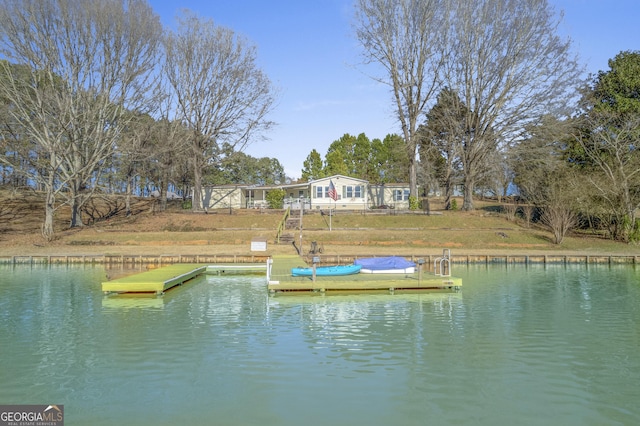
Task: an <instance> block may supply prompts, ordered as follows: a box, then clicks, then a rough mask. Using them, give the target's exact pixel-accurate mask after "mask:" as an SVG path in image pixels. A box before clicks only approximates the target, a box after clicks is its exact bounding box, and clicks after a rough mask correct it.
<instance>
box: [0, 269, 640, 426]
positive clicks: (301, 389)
mask: <svg viewBox="0 0 640 426" xmlns="http://www.w3.org/2000/svg"><path fill="white" fill-rule="evenodd" d="M454 274H455V275H456V276H461V277H462V278H463V290H462V291H461V292H460V293H455V294H412V295H400V294H398V295H343V296H288V295H286V296H280V295H277V296H275V297H274V296H269V295H268V294H267V292H266V284H265V282H264V278H263V277H257V278H256V277H241V278H238V277H236V278H220V277H214V276H207V277H201V278H199V279H197V280H194V281H193V282H190V283H188V284H186V285H184V286H182V287H180V288H177V289H176V290H173V291H170V292H168V293H167V294H166V295H165V296H164V297H162V298H155V297H147V298H120V297H117V298H114V297H108V298H105V297H104V296H103V295H102V294H101V292H100V283H101V281H103V280H104V279H105V271H104V270H103V269H102V268H101V267H91V266H86V267H82V266H81V267H66V266H61V267H56V266H51V267H47V266H16V267H14V266H0V361H1V362H0V404H64V409H65V417H66V419H65V424H67V425H115V424H120V425H178V424H189V425H284V426H287V425H291V426H293V425H296V426H298V425H304V426H312V425H349V426H353V425H369V426H370V425H426V424H429V425H448V424H459V425H467V424H473V425H514V424H517V425H545V426H546V425H632V424H638V423H640V284H639V283H640V272H639V271H636V269H635V268H634V267H632V266H619V267H618V266H614V267H609V266H588V267H587V266H575V267H574V266H569V267H565V266H546V267H545V266H528V267H527V266H515V267H514V266H505V265H501V266H490V267H486V266H477V267H476V266H470V267H466V266H457V267H454Z"/></svg>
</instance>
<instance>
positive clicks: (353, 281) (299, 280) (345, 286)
mask: <svg viewBox="0 0 640 426" xmlns="http://www.w3.org/2000/svg"><path fill="white" fill-rule="evenodd" d="M300 266H303V267H306V265H304V262H303V261H302V259H301V258H300V257H299V256H274V258H273V263H272V265H271V270H270V274H269V282H268V283H267V288H268V290H269V292H272V293H278V292H304V291H312V292H370V291H380V292H391V293H396V292H416V291H426V290H431V291H435V290H445V291H457V290H459V289H460V288H461V287H462V278H457V277H451V276H438V275H434V274H432V273H430V272H424V271H422V272H421V271H418V272H416V273H413V274H406V275H405V274H354V275H344V276H332V277H316V278H315V281H314V280H313V279H312V278H310V277H293V276H291V268H296V267H300Z"/></svg>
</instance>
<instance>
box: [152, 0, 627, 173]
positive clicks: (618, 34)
mask: <svg viewBox="0 0 640 426" xmlns="http://www.w3.org/2000/svg"><path fill="white" fill-rule="evenodd" d="M549 1H550V3H551V5H553V6H554V8H555V9H556V10H558V11H559V10H564V12H565V16H564V21H563V24H562V26H561V28H560V35H561V36H563V37H570V38H571V39H572V40H573V42H574V49H575V52H576V53H577V54H578V55H579V56H580V58H581V60H582V63H583V64H584V65H585V67H586V72H587V73H596V72H597V71H599V70H606V69H608V65H607V61H608V60H609V59H611V58H613V57H614V56H615V55H616V54H617V53H619V52H620V51H622V50H640V30H639V29H638V20H639V18H640V1H638V0H549ZM149 3H150V4H151V6H152V7H153V8H154V10H155V11H156V12H157V13H158V14H159V15H160V16H161V18H162V21H163V23H164V24H166V25H169V26H172V25H173V24H174V21H175V20H174V18H175V16H176V14H177V13H178V12H179V10H180V8H187V9H190V10H192V11H194V12H196V13H197V14H199V15H200V16H203V17H207V18H211V19H213V21H214V22H215V23H217V24H219V25H223V26H226V27H229V28H231V29H232V30H234V31H235V32H237V33H239V34H242V35H244V36H245V37H247V38H248V39H249V40H250V41H251V42H252V43H253V44H255V45H256V47H257V51H258V65H259V66H260V68H261V69H262V70H263V71H264V72H265V73H266V74H267V75H268V76H269V78H270V79H271V81H272V82H273V83H274V84H275V85H276V86H277V87H278V88H279V89H280V96H279V100H278V104H277V106H276V109H275V110H274V113H273V114H272V116H271V119H272V120H274V121H276V122H277V123H278V125H277V126H276V127H275V128H274V129H273V130H272V131H270V132H269V133H268V134H267V135H266V136H267V137H268V140H266V141H259V142H255V143H253V144H252V145H251V146H249V147H248V148H247V150H246V153H247V154H249V155H252V156H254V157H275V158H277V159H278V160H279V161H280V163H281V164H282V165H283V166H284V168H285V172H286V174H287V176H290V177H292V178H298V177H300V175H301V169H302V166H303V161H304V160H305V159H306V157H307V156H308V155H309V153H310V152H311V150H313V149H316V150H317V151H318V152H319V153H320V155H321V156H323V157H324V155H325V154H326V152H327V148H328V147H329V145H330V144H331V143H332V142H333V141H335V140H337V139H339V138H340V137H341V136H342V135H344V134H345V133H349V134H352V135H358V134H360V133H365V134H366V135H367V136H368V137H369V138H370V139H373V138H380V139H382V138H384V137H385V136H386V135H387V134H389V133H400V130H399V127H398V124H397V120H395V119H394V116H393V114H394V113H393V104H392V100H391V95H390V92H389V90H388V87H387V86H385V85H381V84H378V83H376V82H374V81H373V80H372V79H371V78H369V77H368V75H367V73H373V72H374V70H373V69H371V68H370V67H363V66H360V65H359V62H360V58H361V57H360V52H361V51H360V48H359V46H358V44H357V42H356V40H355V38H354V37H353V33H352V28H351V22H352V11H353V9H352V7H353V6H352V1H351V0H222V1H220V0H183V1H181V2H180V4H179V5H178V4H177V3H178V2H175V1H171V0H149Z"/></svg>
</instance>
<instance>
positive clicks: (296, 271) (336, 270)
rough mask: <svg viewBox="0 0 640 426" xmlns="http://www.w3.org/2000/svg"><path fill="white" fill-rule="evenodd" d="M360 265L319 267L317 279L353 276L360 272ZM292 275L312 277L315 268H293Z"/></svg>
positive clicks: (317, 268)
mask: <svg viewBox="0 0 640 426" xmlns="http://www.w3.org/2000/svg"><path fill="white" fill-rule="evenodd" d="M361 268H362V267H361V266H360V265H338V266H317V267H316V276H317V277H333V276H340V275H352V274H357V273H358V272H360V269H361ZM291 275H292V276H294V277H311V276H313V268H291Z"/></svg>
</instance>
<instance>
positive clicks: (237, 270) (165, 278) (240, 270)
mask: <svg viewBox="0 0 640 426" xmlns="http://www.w3.org/2000/svg"><path fill="white" fill-rule="evenodd" d="M266 271H267V264H264V263H263V264H234V265H199V264H190V263H181V264H175V265H168V266H164V267H161V268H157V269H150V270H148V271H145V272H141V273H139V274H134V275H129V276H126V277H122V278H118V279H115V280H111V281H105V282H103V283H102V292H103V293H105V294H110V293H155V294H163V293H164V292H165V291H167V290H169V289H171V288H173V287H175V286H178V285H181V284H183V283H185V282H187V281H189V280H192V279H194V278H196V277H197V276H199V275H202V274H207V275H237V274H242V275H248V274H263V275H264V274H266Z"/></svg>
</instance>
